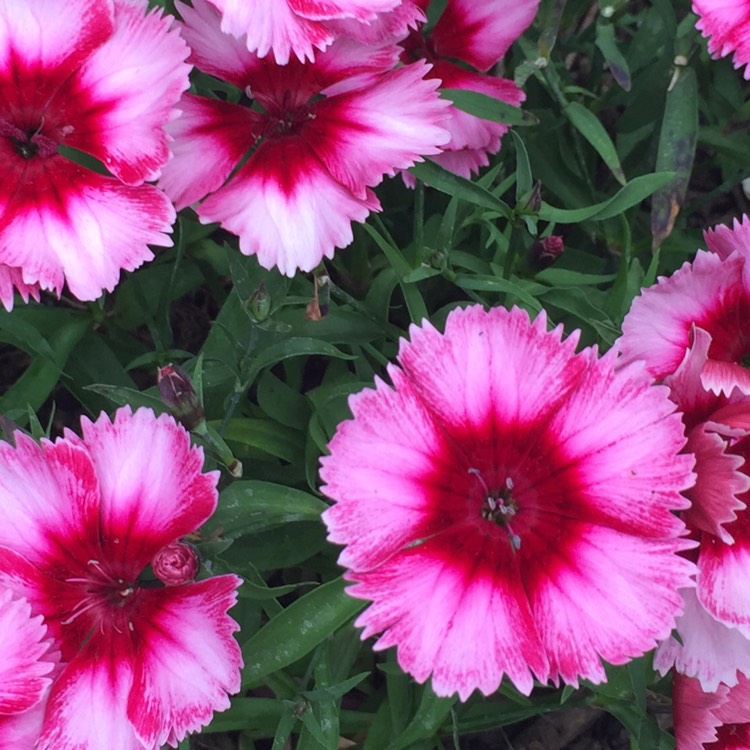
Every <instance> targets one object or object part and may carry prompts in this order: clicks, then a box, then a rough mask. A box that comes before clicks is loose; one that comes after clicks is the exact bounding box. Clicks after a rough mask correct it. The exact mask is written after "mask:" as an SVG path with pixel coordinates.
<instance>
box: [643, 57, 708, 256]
mask: <svg viewBox="0 0 750 750" xmlns="http://www.w3.org/2000/svg"><path fill="white" fill-rule="evenodd" d="M697 143H698V84H697V80H696V76H695V72H694V71H693V70H692V69H691V68H681V69H680V70H679V74H678V76H677V80H676V81H675V83H674V85H673V86H672V88H671V89H669V90H668V91H667V100H666V105H665V108H664V119H663V120H662V123H661V132H660V134H659V148H658V151H657V156H656V169H657V171H667V170H669V171H672V172H674V178H673V179H672V180H671V181H670V182H669V183H668V184H667V185H665V186H664V187H662V188H660V189H659V190H657V191H656V193H654V197H653V199H652V202H651V234H652V236H653V242H652V247H653V248H654V249H656V248H657V247H659V245H661V243H662V242H663V241H664V240H665V239H666V238H667V237H669V235H670V234H671V233H672V229H673V228H674V222H675V219H676V218H677V215H678V214H679V212H680V208H682V203H683V201H684V200H685V193H686V192H687V187H688V182H689V181H690V175H691V174H692V171H693V161H694V159H695V148H696V145H697Z"/></svg>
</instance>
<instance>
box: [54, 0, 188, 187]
mask: <svg viewBox="0 0 750 750" xmlns="http://www.w3.org/2000/svg"><path fill="white" fill-rule="evenodd" d="M147 7H148V6H147V3H146V2H145V0H115V30H114V34H113V35H112V36H111V37H110V38H109V39H108V40H107V42H106V43H105V44H103V45H101V46H100V47H99V48H98V49H96V50H95V51H94V53H93V54H92V55H91V56H90V57H89V58H88V59H87V60H86V62H85V63H84V64H83V65H82V66H81V68H80V69H79V71H78V72H77V74H76V75H75V76H73V77H71V78H70V79H69V80H68V81H67V82H66V84H65V85H64V86H63V87H62V88H61V89H60V91H59V93H58V95H57V97H56V98H55V101H54V102H51V103H50V105H49V106H50V108H51V109H54V110H57V112H56V114H57V116H58V117H60V118H61V119H66V120H67V121H69V122H70V123H71V124H72V126H73V130H72V132H71V133H70V134H69V135H68V136H67V137H66V139H65V143H66V145H68V146H73V147H74V148H78V149H80V150H81V151H85V152H86V153H88V154H91V155H92V156H95V157H97V158H98V159H100V160H101V161H102V162H103V163H104V165H105V166H106V167H107V169H109V171H110V172H112V174H114V175H115V176H116V177H118V178H119V179H120V180H122V181H123V182H125V183H126V184H128V185H140V184H141V183H143V182H144V181H145V180H154V179H156V178H157V177H158V176H159V171H160V169H161V167H162V165H163V164H164V163H165V162H166V161H167V159H168V158H169V148H168V145H167V135H166V133H165V132H164V128H163V126H164V124H165V123H166V122H167V120H169V119H170V118H171V117H173V116H174V114H176V113H173V109H174V106H175V105H176V104H177V101H178V100H179V98H180V94H182V92H183V91H185V89H187V87H188V85H189V81H188V73H189V72H190V66H189V65H187V64H185V62H184V61H185V59H186V58H187V56H188V51H189V50H188V47H187V45H186V44H185V42H184V40H183V39H182V37H181V36H180V35H179V33H178V31H177V29H176V28H174V29H171V28H170V27H171V26H172V22H171V16H166V15H162V13H161V11H159V10H153V11H152V12H150V13H148V14H147V13H146V11H147ZM145 82H147V84H146V85H144V83H145Z"/></svg>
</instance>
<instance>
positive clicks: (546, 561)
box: [321, 306, 694, 699]
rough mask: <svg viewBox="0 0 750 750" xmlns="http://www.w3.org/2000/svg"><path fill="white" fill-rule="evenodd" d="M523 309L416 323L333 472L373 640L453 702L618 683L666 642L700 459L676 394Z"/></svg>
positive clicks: (687, 571)
mask: <svg viewBox="0 0 750 750" xmlns="http://www.w3.org/2000/svg"><path fill="white" fill-rule="evenodd" d="M546 323H547V321H546V317H545V315H544V314H543V313H542V314H540V315H539V316H538V317H537V318H536V320H535V321H533V322H530V321H529V317H528V315H527V314H526V313H525V312H523V311H521V310H519V309H517V308H515V309H513V310H511V311H508V310H505V309H501V308H498V309H493V310H490V311H489V312H486V311H485V310H483V309H482V308H481V307H479V306H473V307H469V308H467V309H465V310H455V311H453V312H452V313H451V314H450V315H449V316H448V319H447V322H446V326H445V333H444V334H441V333H439V332H438V331H437V330H436V329H435V328H433V327H432V326H431V325H430V324H428V323H425V324H424V325H423V326H422V327H416V326H413V327H412V328H411V330H410V337H411V341H409V342H406V341H402V343H401V347H400V350H399V356H398V362H399V366H398V367H397V366H390V367H389V368H388V375H389V377H390V379H391V382H392V383H393V386H392V387H390V386H387V385H386V384H385V383H383V382H381V381H378V382H376V386H375V389H374V390H365V391H364V392H362V393H360V394H357V395H355V396H353V397H352V398H351V399H350V407H351V410H352V413H353V415H354V418H353V419H351V420H348V421H345V422H343V423H342V424H340V425H339V427H338V429H337V431H336V434H335V435H334V437H333V439H332V440H331V443H330V446H329V447H330V456H327V457H325V458H323V459H322V469H321V477H322V479H323V481H324V482H325V485H324V486H323V491H324V492H325V494H327V495H328V496H329V497H330V498H332V499H333V500H335V504H334V505H333V506H332V507H331V508H329V509H328V510H327V511H325V513H324V514H323V519H324V521H325V523H326V526H327V527H328V537H329V540H330V541H331V542H334V543H336V544H342V545H344V550H343V551H342V552H341V556H340V558H339V563H340V564H341V565H342V566H344V567H345V568H347V569H348V570H347V572H346V574H345V577H346V579H347V580H349V581H351V582H352V583H353V585H352V586H351V587H350V588H349V589H348V592H349V593H350V594H351V595H352V596H355V597H357V598H361V599H366V600H369V601H370V602H371V604H370V606H369V607H368V608H367V609H366V610H365V611H364V612H363V613H362V614H361V615H360V617H359V619H358V620H357V621H356V624H357V625H358V626H359V627H363V628H364V632H363V637H369V636H371V635H374V634H376V633H382V635H381V636H380V638H379V640H378V641H377V643H376V645H375V648H376V649H384V648H388V647H390V646H397V648H398V661H399V664H400V665H401V666H402V668H403V669H404V670H405V671H407V672H408V673H409V674H411V675H413V676H414V677H415V678H416V679H417V680H418V681H420V682H423V681H425V680H426V679H427V678H428V677H429V676H430V675H431V676H432V685H433V689H434V690H435V692H436V693H437V694H438V695H450V694H452V693H454V692H458V694H459V696H460V697H461V698H462V699H466V698H467V697H468V696H469V694H470V693H471V692H472V691H473V690H475V689H479V690H481V691H482V692H483V693H484V694H490V693H492V692H494V691H495V690H496V689H497V688H498V686H499V684H500V681H501V679H502V677H503V675H504V674H507V675H508V677H509V678H510V680H511V681H512V682H513V683H514V684H515V685H516V687H517V688H518V689H519V690H520V691H522V692H523V693H526V694H528V693H529V692H530V691H531V689H532V687H533V679H534V677H536V678H537V679H538V680H539V681H541V682H543V683H546V682H548V681H549V680H553V681H555V682H559V681H560V680H561V679H562V680H564V681H565V682H567V683H570V684H574V685H577V684H578V680H579V679H580V678H584V679H588V680H591V681H594V682H601V681H603V680H604V679H606V677H605V672H604V668H603V666H602V662H601V660H602V659H603V660H606V661H608V662H610V663H612V664H623V663H625V662H627V661H629V660H630V659H632V658H634V657H637V656H639V655H641V654H643V653H644V652H646V651H648V650H649V649H651V648H653V647H654V645H655V643H656V641H657V640H659V639H661V638H664V637H666V636H667V635H668V634H669V633H670V631H671V629H672V627H673V626H674V622H675V616H676V615H677V614H679V613H680V611H681V607H682V602H681V597H680V595H679V593H678V588H681V587H685V586H689V585H690V576H691V574H692V572H693V570H694V566H693V564H692V563H690V562H689V561H688V560H686V559H684V558H683V557H681V556H680V555H678V554H676V553H677V552H679V551H680V550H683V549H684V548H685V547H686V546H687V545H689V542H688V541H686V540H684V539H681V538H680V535H681V534H682V533H683V532H684V530H685V527H684V524H683V522H682V521H681V520H680V519H678V518H677V517H676V516H675V515H674V514H673V512H672V511H673V510H675V509H679V508H684V507H686V505H687V502H686V501H685V499H684V498H683V497H682V496H681V495H680V491H681V490H683V489H685V488H686V487H687V486H689V485H690V483H691V481H692V478H693V475H692V474H691V471H690V468H691V466H692V461H693V460H692V457H690V456H684V455H677V454H678V453H679V451H680V450H681V449H682V447H683V445H684V442H685V438H684V433H683V428H682V424H681V422H680V418H679V415H678V414H676V413H675V411H674V405H673V404H671V403H670V402H669V399H668V398H667V392H666V389H664V388H661V387H654V386H652V385H650V383H651V381H650V378H648V376H647V375H646V374H645V373H644V372H643V369H642V367H640V366H633V367H630V368H624V369H620V370H616V369H615V357H614V356H612V355H610V354H607V355H605V356H604V357H601V358H600V357H599V355H598V352H597V350H596V349H595V348H586V349H583V350H582V351H580V352H579V353H576V351H575V349H576V344H577V342H578V334H577V333H574V334H572V335H571V336H569V337H568V338H567V339H564V340H563V338H562V327H558V328H556V329H555V330H553V331H547V326H546Z"/></svg>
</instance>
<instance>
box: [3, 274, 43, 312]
mask: <svg viewBox="0 0 750 750" xmlns="http://www.w3.org/2000/svg"><path fill="white" fill-rule="evenodd" d="M14 292H18V293H19V294H20V295H21V299H22V300H23V301H24V302H28V301H29V297H33V298H34V299H35V300H36V301H37V302H39V286H38V284H27V283H26V282H25V281H24V280H23V273H22V271H21V269H20V268H15V267H13V266H6V265H5V264H3V263H0V302H2V303H3V306H4V307H5V309H6V310H7V311H8V312H10V311H11V310H12V309H13V294H14Z"/></svg>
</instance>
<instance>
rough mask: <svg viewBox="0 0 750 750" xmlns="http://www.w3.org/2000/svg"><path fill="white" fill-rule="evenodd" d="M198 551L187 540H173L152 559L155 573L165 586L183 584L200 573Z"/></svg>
mask: <svg viewBox="0 0 750 750" xmlns="http://www.w3.org/2000/svg"><path fill="white" fill-rule="evenodd" d="M198 564H199V559H198V552H197V550H196V549H195V547H193V545H192V544H188V543H187V542H172V544H168V545H167V546H166V547H162V548H161V549H160V550H159V551H158V552H157V553H156V554H155V555H154V559H153V560H152V561H151V567H152V568H153V569H154V574H155V575H156V577H157V578H158V579H159V580H160V581H161V582H162V583H163V584H164V585H165V586H181V585H182V584H183V583H189V582H190V581H192V580H193V579H194V578H195V576H196V574H197V573H198Z"/></svg>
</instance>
